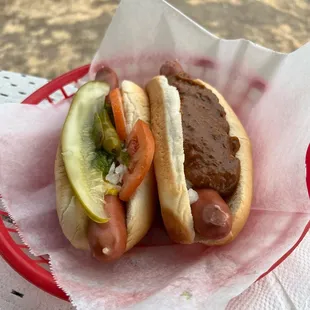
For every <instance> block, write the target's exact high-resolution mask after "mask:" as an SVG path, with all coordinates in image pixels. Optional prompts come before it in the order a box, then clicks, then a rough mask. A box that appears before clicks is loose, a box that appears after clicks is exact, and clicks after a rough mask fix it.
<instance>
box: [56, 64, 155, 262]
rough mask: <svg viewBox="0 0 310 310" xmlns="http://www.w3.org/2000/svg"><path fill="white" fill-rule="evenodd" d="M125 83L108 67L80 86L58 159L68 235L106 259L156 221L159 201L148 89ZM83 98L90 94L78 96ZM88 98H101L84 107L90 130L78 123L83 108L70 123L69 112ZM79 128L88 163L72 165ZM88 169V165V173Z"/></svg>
mask: <svg viewBox="0 0 310 310" xmlns="http://www.w3.org/2000/svg"><path fill="white" fill-rule="evenodd" d="M119 85H120V83H119V81H118V77H117V75H116V73H115V72H114V71H113V70H112V69H111V68H109V67H104V68H102V69H100V70H99V71H98V72H97V74H96V77H95V80H94V81H90V82H88V83H86V84H85V85H84V86H82V87H81V88H80V89H79V90H78V92H77V93H76V94H75V96H74V98H73V103H72V105H71V107H70V110H69V113H68V116H67V119H66V122H65V124H64V127H63V131H62V137H61V141H60V143H59V147H58V151H57V155H56V161H55V181H56V207H57V214H58V217H59V221H60V225H61V227H62V230H63V233H64V235H65V237H66V238H67V239H68V240H69V241H70V242H71V244H72V245H73V246H74V247H75V248H78V249H83V250H88V251H90V252H91V254H92V256H93V257H95V258H96V259H97V260H99V261H102V262H109V261H114V260H117V259H119V258H120V257H121V256H122V255H123V254H124V253H125V252H126V251H128V250H129V249H131V248H132V247H133V246H134V245H135V244H137V243H138V242H139V241H140V240H141V239H142V238H143V237H144V235H145V234H146V233H147V231H148V230H149V228H150V226H151V223H152V221H153V218H154V212H155V202H156V199H155V197H154V196H155V191H156V189H155V186H156V184H155V177H154V169H153V165H152V161H153V155H154V140H153V135H152V133H151V130H150V128H149V123H150V110H149V102H148V98H147V95H146V93H145V92H144V90H142V89H141V88H140V87H139V86H138V85H136V84H134V83H132V82H130V81H123V82H122V83H121V88H120V87H119ZM98 91H99V93H100V92H103V95H102V97H100V98H102V99H100V98H98V96H97V95H96V94H94V95H92V94H93V93H95V92H98ZM82 94H83V95H82ZM85 94H86V95H85ZM81 96H84V97H85V96H86V97H85V98H86V99H85V98H84V97H82V99H80V98H81ZM88 96H90V97H91V98H92V99H89V98H88ZM87 100H95V101H96V102H95V103H94V102H90V103H89V104H91V103H94V108H91V109H90V110H87V109H85V114H87V115H88V114H90V118H89V119H90V122H89V124H90V125H89V124H87V126H88V127H89V129H87V130H85V128H88V127H85V122H82V123H81V124H79V123H78V120H79V119H81V117H82V116H83V113H84V110H83V109H82V108H81V107H80V110H79V111H78V117H77V119H78V120H77V121H76V122H75V121H74V122H73V121H72V119H73V118H74V115H73V113H74V112H72V111H71V110H73V109H74V108H76V105H77V104H81V105H82V104H84V102H85V101H87ZM97 101H98V102H97ZM70 111H71V112H70ZM81 115H82V116H81ZM87 117H88V116H87ZM70 119H71V120H70ZM87 119H88V118H87ZM76 127H77V129H76ZM80 127H81V129H79V128H80ZM71 130H72V131H73V135H72V136H70V131H71ZM79 130H80V131H79ZM77 131H79V132H80V134H81V135H83V137H82V138H81V141H82V143H84V142H83V141H86V143H85V145H86V146H85V148H86V149H83V147H84V145H83V147H81V152H82V153H81V154H82V156H79V157H78V159H79V160H82V159H80V158H83V160H85V162H84V161H83V162H82V165H81V166H82V167H79V166H78V165H77V164H76V163H75V162H74V163H75V166H73V168H72V165H71V163H70V161H69V160H68V158H67V156H71V155H72V153H73V152H72V151H71V149H74V150H75V151H74V152H77V151H76V149H77V147H76V145H74V143H75V142H74V139H75V138H76V134H78V132H77ZM85 132H86V133H85ZM84 135H87V136H86V137H85V136H84ZM68 137H69V139H68ZM70 139H72V141H71V140H70ZM71 144H72V145H71ZM133 144H135V145H136V147H135V148H134V150H133V149H132V145H133ZM89 145H91V149H88V148H89V147H90V146H89ZM71 146H72V147H74V148H71ZM70 148H71V149H70ZM127 148H128V150H127ZM129 149H130V151H129ZM84 152H85V155H83V154H84ZM73 156H74V154H73ZM70 160H71V159H70ZM73 160H76V159H73ZM88 161H89V162H88ZM84 166H86V167H88V168H87V169H89V170H83V169H84V168H83V167H84ZM75 167H76V168H75ZM81 168H82V169H81ZM85 169H86V168H85ZM80 170H81V171H80ZM85 171H86V172H88V173H87V175H86V176H85V174H86V173H85ZM72 175H73V176H74V177H73V178H72ZM98 176H99V178H98ZM70 178H71V179H70ZM85 180H86V181H85ZM81 182H84V183H83V184H85V188H87V190H85V189H84V188H83V186H82V187H81V185H80V184H81ZM88 187H89V188H88ZM98 189H100V191H99V190H98ZM98 191H99V192H98ZM84 192H86V195H85V193H84ZM101 195H102V197H100V196H101ZM89 196H90V198H89ZM98 196H99V197H98ZM85 197H86V198H85ZM94 206H95V207H97V209H96V208H95V207H94ZM98 206H99V211H98ZM100 208H102V210H100ZM98 214H99V215H101V217H100V216H99V215H98Z"/></svg>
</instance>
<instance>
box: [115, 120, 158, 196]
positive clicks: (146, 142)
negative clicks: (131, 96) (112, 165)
mask: <svg viewBox="0 0 310 310" xmlns="http://www.w3.org/2000/svg"><path fill="white" fill-rule="evenodd" d="M127 151H128V153H129V155H130V161H129V166H128V171H127V172H126V173H125V175H124V177H123V185H122V188H121V190H120V192H119V198H120V199H121V200H123V201H128V200H129V199H130V198H131V197H132V196H133V194H134V193H135V192H136V190H137V188H138V187H139V185H140V184H141V183H142V181H143V179H144V178H145V176H146V174H147V173H148V171H149V170H150V168H151V165H152V161H153V157H154V151H155V142H154V137H153V134H152V132H151V130H150V128H149V126H148V125H147V124H146V123H145V122H144V121H142V120H138V121H137V122H136V124H135V125H134V127H133V129H132V131H131V133H130V134H129V136H128V138H127Z"/></svg>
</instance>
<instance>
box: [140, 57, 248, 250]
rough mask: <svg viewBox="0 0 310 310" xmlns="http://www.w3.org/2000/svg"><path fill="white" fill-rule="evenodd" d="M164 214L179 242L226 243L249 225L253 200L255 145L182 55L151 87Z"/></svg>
mask: <svg viewBox="0 0 310 310" xmlns="http://www.w3.org/2000/svg"><path fill="white" fill-rule="evenodd" d="M146 90H147V93H148V95H149V99H150V106H151V125H152V131H153V135H154V139H155V149H156V152H155V156H154V167H155V175H156V180H157V187H158V194H159V200H160V204H161V213H162V217H163V220H164V224H165V227H166V229H167V232H168V234H169V236H170V238H171V239H172V240H173V241H175V242H178V243H185V244H190V243H193V242H202V243H205V244H207V245H221V244H226V243H228V242H230V241H232V240H233V239H234V238H236V236H237V235H238V234H239V232H240V231H241V230H242V228H243V226H244V224H245V222H246V220H247V218H248V215H249V212H250V205H251V200H252V155H251V144H250V140H249V138H248V136H247V134H246V131H245V129H244V128H243V126H242V124H241V123H240V121H239V119H238V118H237V116H236V115H235V113H234V112H233V110H232V109H231V107H230V106H229V105H228V103H227V102H226V101H225V99H224V98H223V96H222V95H221V94H220V93H219V92H218V91H217V90H216V89H215V88H213V87H212V86H210V85H208V84H207V83H204V82H202V81H201V80H197V79H192V78H191V76H190V75H189V74H187V73H186V72H184V70H183V68H182V66H181V65H180V64H179V63H178V62H176V61H168V62H166V63H165V64H163V65H162V67H161V68H160V75H159V76H156V77H154V78H153V79H152V80H151V81H150V82H149V83H148V84H147V86H146Z"/></svg>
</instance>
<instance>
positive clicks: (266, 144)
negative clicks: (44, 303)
mask: <svg viewBox="0 0 310 310" xmlns="http://www.w3.org/2000/svg"><path fill="white" fill-rule="evenodd" d="M309 52H310V45H306V46H304V47H302V48H300V49H299V50H297V51H296V52H294V53H291V54H289V55H285V54H280V53H276V52H273V51H270V50H267V49H264V48H261V47H258V46H256V45H254V44H253V43H251V42H249V41H245V40H233V41H227V40H219V39H218V38H216V37H215V36H213V35H212V34H210V33H208V32H207V31H205V30H204V29H202V28H200V27H199V26H198V25H196V24H195V23H193V22H192V21H191V20H189V19H188V18H187V17H185V16H184V15H183V14H181V13H180V12H178V11H177V10H175V9H174V8H173V7H171V6H170V5H169V4H167V3H165V2H164V1H160V0H143V1H142V0H130V1H129V0H123V1H122V2H121V4H120V6H119V8H118V9H117V11H116V14H115V16H114V18H113V20H112V23H111V24H110V26H109V28H108V31H107V33H106V35H105V37H104V39H103V41H102V43H101V46H100V48H99V50H98V52H97V53H96V55H95V57H94V59H93V62H92V65H91V69H90V73H89V76H90V78H92V77H93V76H94V72H95V71H96V69H97V68H98V67H99V66H102V65H103V64H107V65H109V66H111V67H113V68H114V69H115V70H116V72H117V73H118V75H119V78H120V79H123V78H127V79H131V80H133V81H134V82H137V83H140V84H141V85H144V84H145V83H146V82H147V81H148V80H149V79H150V78H151V77H153V76H154V75H156V74H158V71H159V68H160V65H161V64H162V63H163V62H164V61H165V60H167V59H168V60H169V59H175V58H177V59H178V60H179V61H180V62H181V63H182V65H183V67H184V69H185V70H186V71H187V72H188V73H190V74H191V75H192V76H195V77H198V78H201V79H203V80H206V81H207V82H209V83H210V84H213V85H214V86H215V87H217V88H218V89H219V91H220V92H222V93H223V95H224V96H225V97H226V98H227V100H228V102H229V103H230V104H231V105H232V107H233V108H234V110H235V111H236V113H237V114H238V116H239V118H240V119H241V121H242V122H243V124H244V126H245V128H246V130H247V132H248V134H249V136H250V138H251V140H252V146H253V162H254V199H253V203H252V209H251V214H250V217H249V220H248V222H247V224H246V226H245V228H244V230H243V231H242V232H241V234H240V235H239V237H238V238H237V239H236V240H235V241H234V242H233V243H231V244H229V245H226V246H222V247H217V248H208V247H205V246H203V245H199V244H196V245H172V244H171V243H170V242H168V241H167V236H166V235H165V232H164V231H163V230H162V228H161V225H160V223H159V224H158V225H157V226H155V227H154V228H153V229H152V230H151V231H150V233H149V235H148V236H147V237H146V239H145V240H144V242H143V243H142V245H141V246H138V247H135V248H134V249H133V250H132V251H130V252H129V253H127V254H126V255H124V257H123V258H122V259H120V260H119V261H118V262H115V263H110V264H100V263H98V262H96V261H94V259H93V258H91V257H90V255H89V253H86V252H82V251H78V250H76V249H73V248H72V247H71V245H70V244H69V242H68V241H67V240H66V239H65V238H64V236H63V234H62V232H61V229H60V226H59V223H58V219H57V215H56V210H55V186H54V175H53V167H54V158H55V154H56V147H57V143H58V141H59V137H60V132H61V127H62V125H63V122H64V119H65V116H66V113H67V110H68V107H69V102H68V101H64V102H62V103H60V104H57V105H49V106H30V105H2V106H0V119H1V122H0V132H1V136H0V194H1V195H2V197H3V202H4V204H5V207H6V209H7V210H8V211H9V213H10V215H11V216H12V217H13V219H14V221H15V222H16V224H17V226H18V227H19V232H20V234H21V235H22V237H23V240H24V241H25V242H26V244H28V245H29V246H30V247H31V250H32V252H33V253H34V254H35V255H42V254H46V253H48V254H49V256H50V264H51V268H52V271H53V274H54V277H55V279H56V282H57V284H58V285H59V286H60V287H61V288H63V289H64V291H65V292H66V293H67V294H68V295H69V297H70V300H71V301H72V304H74V305H75V306H76V307H77V309H88V310H92V309H123V308H128V309H223V308H225V307H226V305H227V304H228V302H229V301H230V300H231V299H232V298H233V297H235V296H237V295H238V294H240V293H241V292H243V291H244V290H245V289H246V288H247V287H249V286H250V285H251V284H252V283H253V282H254V281H255V280H256V279H257V278H258V277H259V276H260V275H261V274H262V273H263V272H265V271H266V270H267V269H268V268H269V267H270V266H271V265H272V264H273V263H274V262H275V261H277V260H278V259H279V258H280V257H281V256H282V255H283V254H284V253H285V252H286V251H287V250H288V249H289V248H291V247H292V245H293V244H294V243H295V242H296V240H297V239H298V237H299V236H300V235H301V232H302V231H303V229H304V227H305V225H306V224H307V222H308V221H309V218H310V216H309V211H310V209H309V197H308V193H307V186H306V177H305V156H306V151H307V148H308V146H309V142H310V126H309V123H310V105H309V102H310V91H309V87H308V85H309V79H310V59H309V57H308V55H309Z"/></svg>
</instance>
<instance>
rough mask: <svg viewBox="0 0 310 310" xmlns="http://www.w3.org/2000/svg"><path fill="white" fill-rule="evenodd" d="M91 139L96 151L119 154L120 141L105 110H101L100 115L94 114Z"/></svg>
mask: <svg viewBox="0 0 310 310" xmlns="http://www.w3.org/2000/svg"><path fill="white" fill-rule="evenodd" d="M93 139H94V142H95V145H96V148H97V149H101V148H103V149H104V150H105V151H106V152H108V153H109V154H111V155H119V154H120V151H121V146H122V145H121V140H120V139H119V137H118V135H117V132H116V130H115V128H114V127H113V125H112V122H111V120H110V117H109V114H108V111H107V110H106V109H102V111H101V112H100V113H95V116H94V126H93Z"/></svg>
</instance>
